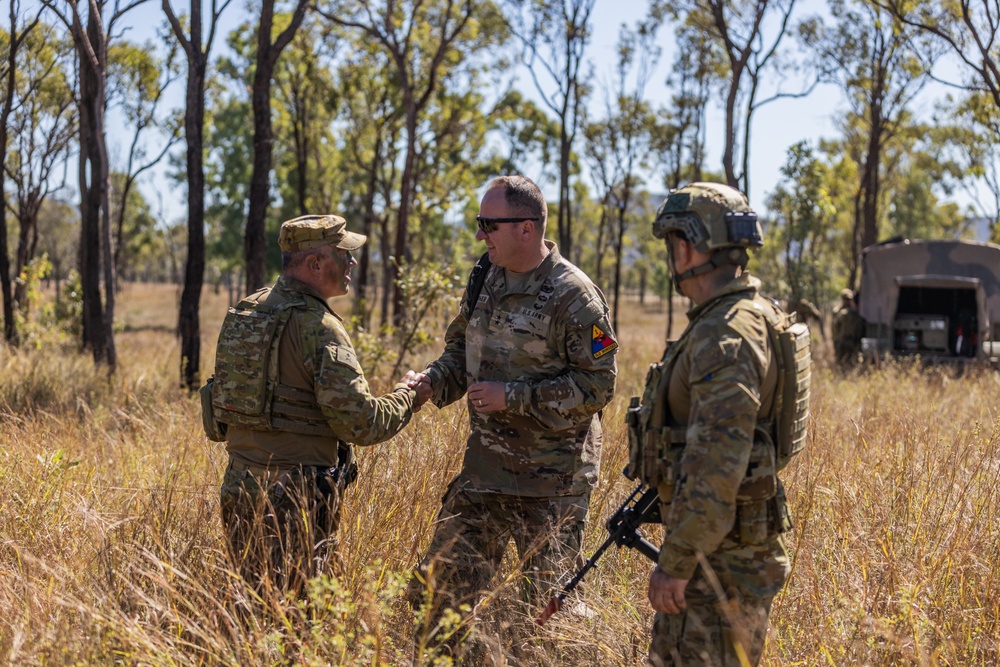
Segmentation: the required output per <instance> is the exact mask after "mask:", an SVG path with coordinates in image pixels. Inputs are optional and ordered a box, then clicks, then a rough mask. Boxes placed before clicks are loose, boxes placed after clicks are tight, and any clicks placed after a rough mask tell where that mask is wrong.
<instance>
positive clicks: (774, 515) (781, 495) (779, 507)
mask: <svg viewBox="0 0 1000 667" xmlns="http://www.w3.org/2000/svg"><path fill="white" fill-rule="evenodd" d="M792 527H793V525H792V513H791V511H789V509H788V500H787V499H786V498H785V487H784V486H783V485H782V484H781V483H780V482H779V483H778V493H777V495H775V496H774V498H773V499H772V500H771V531H772V532H774V533H778V534H779V535H780V534H782V533H787V532H789V531H790V530H791V529H792Z"/></svg>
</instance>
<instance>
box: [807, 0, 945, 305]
mask: <svg viewBox="0 0 1000 667" xmlns="http://www.w3.org/2000/svg"><path fill="white" fill-rule="evenodd" d="M830 12H831V15H832V17H833V20H834V23H833V25H832V26H827V25H826V23H825V22H824V21H823V19H821V18H813V19H811V20H809V21H806V22H804V23H803V24H802V26H801V28H800V29H801V30H802V38H803V40H804V41H805V42H806V43H809V44H811V45H812V48H813V49H814V53H815V59H816V64H817V67H818V68H819V69H820V71H821V72H822V74H821V76H822V77H823V78H824V79H825V80H829V81H833V82H835V83H837V84H838V85H839V86H840V87H841V88H842V89H843V90H844V92H845V94H846V99H847V102H848V105H849V109H850V113H849V115H848V117H847V118H846V119H845V121H844V124H843V126H844V130H845V132H847V133H849V134H854V133H858V134H859V136H858V137H857V140H855V141H850V139H848V143H849V144H850V145H851V146H853V148H854V151H855V153H854V154H853V155H852V157H853V159H854V160H855V161H856V162H857V164H858V166H859V174H858V179H859V180H858V185H857V190H856V195H855V200H854V204H853V211H854V232H853V246H854V247H853V254H854V258H855V260H854V262H853V263H852V266H851V271H850V278H849V281H848V284H851V285H853V284H855V281H856V278H857V272H858V270H859V267H858V262H859V261H860V257H861V251H862V249H863V248H865V247H867V246H869V245H871V244H873V243H875V242H876V241H877V240H878V238H879V226H880V221H881V220H882V218H883V217H884V211H883V210H882V208H883V207H882V198H883V195H882V179H883V167H884V157H885V155H884V154H885V152H886V150H887V146H888V145H889V144H890V142H892V141H893V140H894V139H896V138H897V137H898V136H899V132H900V130H901V129H902V128H903V127H905V125H906V124H907V123H908V122H909V115H910V114H909V111H908V107H909V105H910V104H911V103H912V101H913V100H914V98H915V97H916V96H917V95H918V93H919V92H920V91H921V90H922V89H923V87H924V86H925V84H926V83H927V82H928V81H929V76H928V75H929V71H928V70H927V69H926V67H925V66H924V64H923V62H922V57H923V56H925V55H927V54H933V53H934V52H935V46H934V44H933V43H932V42H931V41H930V40H928V39H926V38H923V39H921V38H920V36H919V35H918V34H915V31H914V30H912V29H908V28H906V26H905V25H902V24H900V23H899V22H898V21H896V20H894V19H893V17H892V16H891V14H889V13H888V12H887V11H885V10H884V9H882V8H880V7H879V6H878V5H875V4H871V3H870V2H868V1H867V0H832V2H831V4H830ZM931 57H933V56H931Z"/></svg>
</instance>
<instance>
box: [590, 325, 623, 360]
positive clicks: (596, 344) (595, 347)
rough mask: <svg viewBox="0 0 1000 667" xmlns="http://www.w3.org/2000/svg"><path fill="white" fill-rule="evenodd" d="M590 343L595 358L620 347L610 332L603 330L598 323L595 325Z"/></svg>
mask: <svg viewBox="0 0 1000 667" xmlns="http://www.w3.org/2000/svg"><path fill="white" fill-rule="evenodd" d="M590 345H591V348H590V349H591V351H592V352H593V353H594V359H600V358H601V357H603V356H604V355H605V354H607V353H608V352H611V351H612V350H615V349H617V348H618V342H617V341H615V339H614V338H612V337H611V336H609V335H608V334H606V333H604V332H603V331H601V328H600V327H599V326H597V325H596V324H595V325H594V326H593V334H592V337H591V343H590Z"/></svg>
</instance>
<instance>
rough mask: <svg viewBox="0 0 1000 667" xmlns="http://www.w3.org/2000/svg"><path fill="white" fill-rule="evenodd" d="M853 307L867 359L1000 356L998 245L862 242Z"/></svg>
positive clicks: (949, 359)
mask: <svg viewBox="0 0 1000 667" xmlns="http://www.w3.org/2000/svg"><path fill="white" fill-rule="evenodd" d="M857 301H858V310H859V312H860V313H861V316H862V317H864V318H865V321H866V323H867V326H866V336H865V338H864V339H863V340H862V343H861V349H862V353H863V355H864V358H865V360H866V361H868V362H875V363H877V362H878V361H879V360H881V359H883V358H885V357H886V356H905V355H911V356H912V355H919V356H920V357H921V359H924V360H927V361H930V362H959V363H962V362H970V361H989V362H992V363H994V364H996V363H997V359H998V357H1000V245H995V244H992V243H978V242H972V241H914V240H895V241H888V242H885V243H880V244H877V245H873V246H869V247H868V248H865V250H864V252H863V255H862V262H861V286H860V288H859V290H858V295H857Z"/></svg>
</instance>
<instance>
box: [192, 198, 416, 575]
mask: <svg viewBox="0 0 1000 667" xmlns="http://www.w3.org/2000/svg"><path fill="white" fill-rule="evenodd" d="M365 241H366V238H365V237H364V236H362V235H360V234H355V233H353V232H350V231H348V230H347V222H346V221H345V220H344V219H343V218H341V217H339V216H336V215H309V216H303V217H300V218H295V219H294V220H289V221H287V222H285V223H283V224H282V225H281V233H280V236H279V239H278V244H279V245H280V247H281V251H282V255H281V259H282V274H281V276H280V277H279V278H278V280H277V282H275V284H274V286H273V287H268V288H264V289H261V290H259V291H257V292H255V293H254V294H251V295H250V296H248V297H246V298H244V299H243V300H242V301H240V303H239V304H237V305H236V306H235V307H233V308H230V309H229V312H228V314H227V315H226V318H225V321H224V322H223V325H222V330H221V332H220V333H219V342H218V347H217V350H216V362H215V374H214V376H213V377H212V378H211V379H210V380H209V384H208V385H206V388H205V389H204V390H203V405H205V411H206V413H210V414H209V415H208V416H206V420H205V428H206V431H207V432H208V434H209V437H211V438H213V439H216V440H225V442H226V449H227V451H228V453H229V466H228V467H227V468H226V472H225V476H224V478H223V481H222V487H221V489H220V496H221V505H222V515H223V523H224V525H225V528H226V535H227V538H228V541H229V545H230V548H231V551H232V555H233V557H234V559H235V560H236V562H237V564H238V565H239V567H240V570H241V572H242V574H243V575H244V577H245V578H246V579H247V581H248V582H250V583H251V584H253V585H255V586H260V585H262V584H263V583H264V581H265V580H266V579H267V578H268V577H269V576H270V577H271V578H272V579H271V581H272V583H275V584H276V585H278V586H280V587H283V588H289V589H294V590H297V591H301V587H302V585H303V584H304V583H305V581H306V580H308V579H309V578H311V577H313V576H315V575H317V574H320V573H322V572H324V571H329V569H330V568H331V567H332V566H333V565H335V564H336V563H337V561H338V557H337V554H336V549H337V536H336V533H337V526H338V524H339V518H340V501H341V494H343V492H344V490H345V489H346V487H347V485H348V484H350V483H351V482H352V481H353V479H354V477H355V476H356V472H357V465H356V464H355V463H354V451H353V447H352V445H372V444H375V443H378V442H382V441H384V440H388V439H389V438H391V437H393V436H394V435H396V434H397V433H398V432H399V431H400V430H401V429H402V428H403V427H404V426H406V424H407V423H408V422H409V420H410V417H411V416H412V410H413V408H414V407H415V400H416V392H415V391H414V390H413V389H411V388H410V387H409V386H408V384H407V382H405V381H401V382H400V383H399V384H397V385H396V386H395V388H394V389H393V390H392V391H391V392H390V393H388V394H385V395H384V396H380V397H375V396H372V394H371V392H370V391H369V388H368V382H367V381H366V379H365V375H364V372H363V371H362V370H361V366H360V365H359V364H358V359H357V356H356V355H355V353H354V348H353V346H352V345H351V339H350V337H349V336H348V333H347V330H346V329H345V328H344V323H343V320H342V319H341V318H340V316H339V315H337V313H336V312H335V311H334V310H333V309H332V308H331V307H330V305H329V303H328V302H327V300H328V299H330V298H332V297H335V296H341V295H344V294H347V292H348V290H349V289H350V282H351V277H350V274H351V269H352V268H353V267H354V266H355V265H356V262H355V260H354V258H353V257H352V256H351V252H352V251H354V250H357V249H358V248H360V247H361V246H362V245H363V244H364V243H365ZM411 377H412V374H410V375H408V376H407V377H405V378H404V380H409V379H410V378H411ZM209 398H210V400H209Z"/></svg>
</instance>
